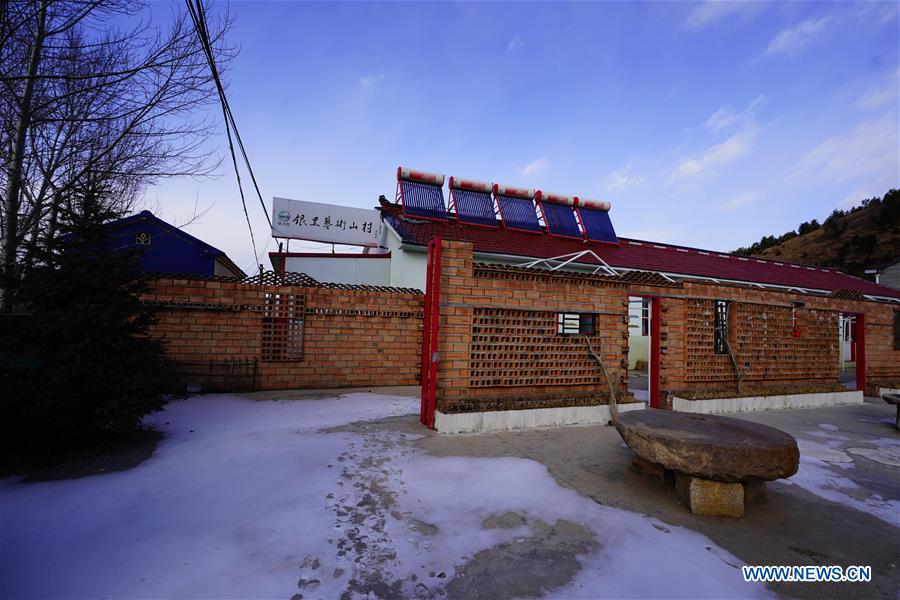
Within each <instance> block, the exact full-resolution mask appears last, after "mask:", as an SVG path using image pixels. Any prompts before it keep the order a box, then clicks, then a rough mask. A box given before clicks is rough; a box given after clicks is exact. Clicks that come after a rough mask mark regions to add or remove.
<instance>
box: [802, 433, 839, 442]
mask: <svg viewBox="0 0 900 600" xmlns="http://www.w3.org/2000/svg"><path fill="white" fill-rule="evenodd" d="M806 433H807V435H811V436H813V437H817V438H823V439H826V440H839V441H846V440H849V439H850V438H849V437H847V436H846V435H838V434H836V433H829V432H828V431H807V432H806Z"/></svg>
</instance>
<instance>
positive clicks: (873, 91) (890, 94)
mask: <svg viewBox="0 0 900 600" xmlns="http://www.w3.org/2000/svg"><path fill="white" fill-rule="evenodd" d="M898 92H900V71H895V72H894V74H893V75H892V76H890V77H889V78H888V80H887V81H886V82H884V83H882V84H881V85H876V86H872V87H870V88H869V89H867V90H866V91H865V92H863V93H862V95H861V96H860V97H859V98H857V99H856V102H855V103H854V104H855V105H856V106H857V108H862V109H867V110H871V109H874V108H881V107H882V106H885V105H887V104H892V105H894V106H896V104H897V95H898Z"/></svg>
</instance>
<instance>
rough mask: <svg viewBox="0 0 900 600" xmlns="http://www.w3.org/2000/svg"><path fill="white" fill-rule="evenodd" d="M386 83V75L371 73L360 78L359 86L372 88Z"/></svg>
mask: <svg viewBox="0 0 900 600" xmlns="http://www.w3.org/2000/svg"><path fill="white" fill-rule="evenodd" d="M382 81H384V73H370V74H369V75H365V76H363V77H360V78H359V85H361V86H363V87H364V88H370V87H373V86H376V85H378V84H379V83H381V82H382Z"/></svg>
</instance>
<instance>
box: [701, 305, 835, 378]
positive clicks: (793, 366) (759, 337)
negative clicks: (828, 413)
mask: <svg viewBox="0 0 900 600" xmlns="http://www.w3.org/2000/svg"><path fill="white" fill-rule="evenodd" d="M714 310H715V308H714V301H713V300H698V299H690V300H688V301H687V318H686V321H687V345H686V350H687V361H686V363H687V364H686V368H685V371H686V376H685V380H686V381H689V382H693V383H701V382H714V381H735V380H736V379H737V378H736V376H735V373H734V367H733V366H732V363H731V359H730V358H729V356H728V355H727V354H718V353H716V352H715V346H714V339H715V332H714V321H715V319H714ZM797 319H798V325H799V328H800V336H799V337H794V336H793V335H792V332H793V327H792V324H791V308H790V307H789V306H775V305H760V304H753V303H746V302H734V303H733V304H732V305H731V306H730V308H729V323H728V331H729V335H728V340H729V343H730V344H731V349H732V350H733V351H734V354H735V358H736V359H737V362H738V365H739V367H740V369H741V372H742V373H743V379H744V381H767V380H788V379H823V378H833V379H834V380H837V376H838V372H837V369H838V356H837V351H838V348H837V342H838V316H837V313H836V312H834V311H827V310H815V309H813V310H806V309H799V310H798V311H797Z"/></svg>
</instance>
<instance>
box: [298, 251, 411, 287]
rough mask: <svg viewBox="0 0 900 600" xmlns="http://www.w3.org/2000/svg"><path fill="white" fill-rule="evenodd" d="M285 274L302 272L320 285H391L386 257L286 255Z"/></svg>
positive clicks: (389, 268)
mask: <svg viewBox="0 0 900 600" xmlns="http://www.w3.org/2000/svg"><path fill="white" fill-rule="evenodd" d="M285 271H289V272H293V273H306V274H307V275H309V276H310V277H312V278H313V279H315V280H316V281H321V282H323V283H350V284H355V285H394V284H392V283H391V259H390V258H388V257H384V258H350V257H343V256H330V255H328V254H322V255H321V256H288V257H287V258H286V259H285ZM404 287H410V286H404Z"/></svg>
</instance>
